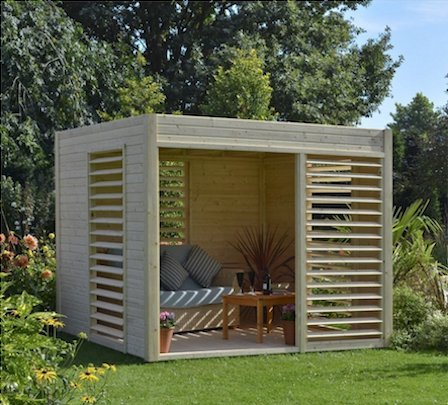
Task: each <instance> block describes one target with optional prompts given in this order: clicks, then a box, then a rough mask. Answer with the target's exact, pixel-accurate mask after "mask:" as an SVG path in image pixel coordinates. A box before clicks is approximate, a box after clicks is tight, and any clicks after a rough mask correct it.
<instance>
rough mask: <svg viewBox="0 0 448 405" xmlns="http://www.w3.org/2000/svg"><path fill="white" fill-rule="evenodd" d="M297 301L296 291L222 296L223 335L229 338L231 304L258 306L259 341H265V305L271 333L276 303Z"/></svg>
mask: <svg viewBox="0 0 448 405" xmlns="http://www.w3.org/2000/svg"><path fill="white" fill-rule="evenodd" d="M294 303H295V294H294V293H276V294H271V295H263V294H262V293H261V292H256V293H255V294H232V295H224V296H223V297H222V305H223V328H222V337H223V338H224V339H228V338H229V321H228V311H229V305H239V306H245V307H255V308H257V338H256V342H257V343H263V307H266V308H267V325H266V331H267V333H269V332H270V331H271V329H272V319H273V314H274V306H275V305H286V304H294Z"/></svg>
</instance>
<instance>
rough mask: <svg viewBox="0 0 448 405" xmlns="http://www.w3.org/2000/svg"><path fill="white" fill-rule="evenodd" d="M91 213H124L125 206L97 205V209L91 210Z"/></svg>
mask: <svg viewBox="0 0 448 405" xmlns="http://www.w3.org/2000/svg"><path fill="white" fill-rule="evenodd" d="M90 211H105V212H109V211H112V212H116V211H123V206H121V205H96V206H95V207H92V208H90Z"/></svg>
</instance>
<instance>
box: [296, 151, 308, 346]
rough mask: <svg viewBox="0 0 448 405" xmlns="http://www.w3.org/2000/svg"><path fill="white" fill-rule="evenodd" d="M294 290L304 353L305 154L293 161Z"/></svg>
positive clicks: (298, 338) (298, 341)
mask: <svg viewBox="0 0 448 405" xmlns="http://www.w3.org/2000/svg"><path fill="white" fill-rule="evenodd" d="M294 206H295V217H296V219H295V290H296V346H298V347H299V349H300V352H301V353H304V352H305V351H306V346H307V334H308V333H307V332H308V331H307V319H308V314H307V300H306V298H307V296H306V291H307V288H306V284H307V280H306V155H305V154H304V153H300V154H297V155H296V162H295V204H294Z"/></svg>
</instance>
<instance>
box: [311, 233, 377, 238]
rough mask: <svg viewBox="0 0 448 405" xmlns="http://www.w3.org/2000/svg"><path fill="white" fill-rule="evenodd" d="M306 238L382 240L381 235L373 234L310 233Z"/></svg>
mask: <svg viewBox="0 0 448 405" xmlns="http://www.w3.org/2000/svg"><path fill="white" fill-rule="evenodd" d="M306 236H307V238H314V239H381V235H376V234H373V233H352V232H349V233H347V232H308V233H307V235H306Z"/></svg>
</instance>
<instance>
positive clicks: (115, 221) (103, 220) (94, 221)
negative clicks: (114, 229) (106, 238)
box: [89, 217, 123, 224]
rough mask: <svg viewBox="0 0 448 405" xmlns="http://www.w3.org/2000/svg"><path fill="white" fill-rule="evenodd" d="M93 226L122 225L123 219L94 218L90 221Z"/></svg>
mask: <svg viewBox="0 0 448 405" xmlns="http://www.w3.org/2000/svg"><path fill="white" fill-rule="evenodd" d="M89 222H90V223H91V224H122V223H123V218H100V217H98V218H93V219H90V221H89Z"/></svg>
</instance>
